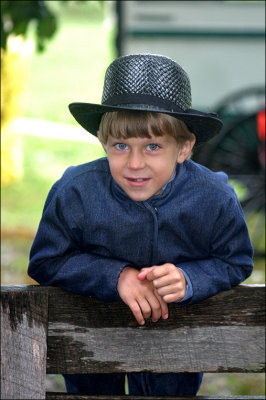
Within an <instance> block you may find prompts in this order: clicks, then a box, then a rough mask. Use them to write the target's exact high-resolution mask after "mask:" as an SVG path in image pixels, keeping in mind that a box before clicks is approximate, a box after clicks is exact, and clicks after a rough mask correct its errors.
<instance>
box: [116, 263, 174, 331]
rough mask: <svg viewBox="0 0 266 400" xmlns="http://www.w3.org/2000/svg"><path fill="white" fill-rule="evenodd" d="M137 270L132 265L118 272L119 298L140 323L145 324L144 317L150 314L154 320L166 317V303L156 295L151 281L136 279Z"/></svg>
mask: <svg viewBox="0 0 266 400" xmlns="http://www.w3.org/2000/svg"><path fill="white" fill-rule="evenodd" d="M138 274H139V271H138V270H136V269H135V268H132V267H125V268H124V269H123V271H122V272H121V274H120V277H119V279H118V284H117V290H118V293H119V295H120V297H121V299H122V300H123V301H124V303H126V304H127V305H128V306H129V308H130V309H131V311H132V313H133V314H134V317H135V318H136V320H137V322H138V323H139V324H140V325H144V324H145V318H149V317H150V316H152V321H153V322H156V321H158V319H160V318H161V317H162V318H163V319H166V318H168V305H167V303H166V302H165V301H163V299H162V298H161V297H160V296H159V295H158V293H157V290H156V289H154V287H153V284H152V282H149V280H147V279H145V280H140V279H138Z"/></svg>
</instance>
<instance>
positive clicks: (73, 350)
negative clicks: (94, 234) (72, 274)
mask: <svg viewBox="0 0 266 400" xmlns="http://www.w3.org/2000/svg"><path fill="white" fill-rule="evenodd" d="M264 290H265V289H264V287H259V286H256V287H255V286H240V287H236V288H234V289H232V290H230V291H227V292H222V293H220V294H218V295H217V296H214V297H212V298H210V299H208V300H205V301H203V302H201V303H199V304H195V305H192V306H187V307H181V306H179V305H176V304H175V305H173V304H171V305H170V317H169V319H168V320H167V321H162V320H160V321H158V322H157V323H152V322H151V321H147V323H146V325H145V326H144V327H141V326H138V324H137V323H136V321H135V320H134V317H133V316H132V314H131V312H130V310H129V309H128V307H127V306H125V305H124V304H123V303H122V302H113V303H103V302H101V301H98V300H96V299H92V298H87V297H84V296H78V295H73V294H70V293H67V292H65V291H61V290H60V289H54V288H53V289H51V290H50V292H49V326H48V358H47V372H48V373H56V372H57V373H78V372H82V373H93V372H101V373H105V372H106V373H109V372H138V371H147V372H148V371H149V372H181V371H186V372H197V371H203V372H261V371H264V370H265V356H264V354H265V330H264V321H265V320H264V315H265V292H264Z"/></svg>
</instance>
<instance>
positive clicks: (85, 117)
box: [69, 54, 222, 145]
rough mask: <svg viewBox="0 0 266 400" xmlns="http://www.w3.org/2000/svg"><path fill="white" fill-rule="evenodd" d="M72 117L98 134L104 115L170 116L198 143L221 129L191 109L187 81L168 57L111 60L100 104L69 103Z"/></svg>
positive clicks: (210, 116)
mask: <svg viewBox="0 0 266 400" xmlns="http://www.w3.org/2000/svg"><path fill="white" fill-rule="evenodd" d="M69 109H70V112H71V114H72V115H73V116H74V118H75V119H76V120H77V122H78V123H79V124H80V125H81V126H82V127H83V128H85V129H86V130H87V131H89V132H90V133H92V134H93V135H97V131H98V129H99V124H100V121H101V117H102V115H103V114H104V113H106V112H110V111H119V110H140V111H152V112H161V113H165V114H169V115H172V116H173V117H176V118H178V119H180V120H182V121H184V122H185V123H186V125H187V126H188V128H189V129H190V131H191V132H193V133H194V134H195V136H196V139H197V140H196V144H197V145H198V144H201V143H203V142H206V141H207V140H209V139H210V138H211V137H212V136H214V135H216V134H217V133H218V132H219V131H220V129H221V127H222V121H220V120H219V119H218V117H217V114H215V113H205V112H200V111H197V110H193V109H192V108H191V87H190V80H189V77H188V75H187V73H186V72H185V71H184V70H183V68H182V67H181V66H180V65H179V64H177V63H176V62H175V61H173V60H171V59H170V58H169V57H165V56H161V55H154V54H133V55H128V56H122V57H119V58H117V59H116V60H114V61H113V62H112V63H111V64H110V65H109V67H108V68H107V70H106V74H105V82H104V88H103V95H102V104H92V103H71V104H69Z"/></svg>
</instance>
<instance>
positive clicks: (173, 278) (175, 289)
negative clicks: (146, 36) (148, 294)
mask: <svg viewBox="0 0 266 400" xmlns="http://www.w3.org/2000/svg"><path fill="white" fill-rule="evenodd" d="M138 279H139V280H140V281H142V282H143V281H144V280H145V279H146V280H148V281H150V282H152V284H153V287H154V288H155V289H156V290H157V293H158V294H159V295H160V296H161V297H162V299H163V300H164V301H165V302H166V303H172V302H174V301H180V300H182V299H183V297H184V296H185V293H186V284H187V282H186V279H185V277H184V274H183V272H182V271H180V269H178V268H177V267H176V266H175V265H174V264H168V263H167V264H163V265H159V266H157V265H154V266H153V267H149V268H142V270H141V271H140V272H139V274H138Z"/></svg>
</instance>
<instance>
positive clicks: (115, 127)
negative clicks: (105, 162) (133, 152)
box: [98, 110, 195, 147]
mask: <svg viewBox="0 0 266 400" xmlns="http://www.w3.org/2000/svg"><path fill="white" fill-rule="evenodd" d="M150 132H152V133H153V135H154V136H163V135H165V134H168V135H170V136H172V137H174V138H175V140H176V142H177V144H178V146H180V147H182V145H183V144H184V143H185V142H186V141H187V140H189V141H193V140H194V138H195V136H194V135H193V133H192V132H191V131H190V130H189V129H188V127H187V125H186V124H185V123H184V122H183V121H181V120H180V119H177V118H175V117H172V116H171V115H168V114H164V113H159V112H158V113H157V112H149V111H133V110H128V111H127V110H121V111H112V112H108V113H105V114H104V115H103V117H102V119H101V123H100V126H99V131H98V138H99V140H100V141H101V142H103V143H104V144H106V143H107V140H108V136H109V135H111V136H112V137H114V138H117V139H121V138H123V139H128V138H132V137H141V138H150V137H151V135H150Z"/></svg>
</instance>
